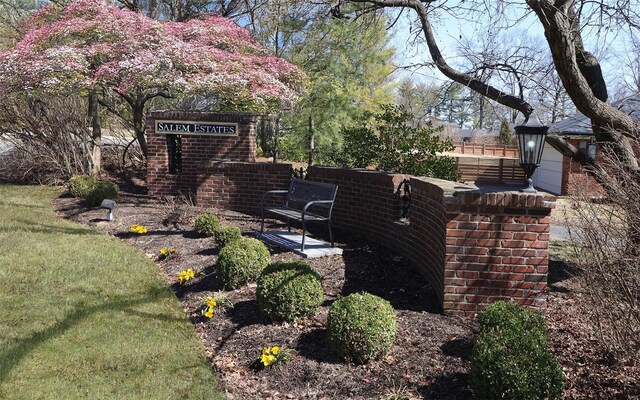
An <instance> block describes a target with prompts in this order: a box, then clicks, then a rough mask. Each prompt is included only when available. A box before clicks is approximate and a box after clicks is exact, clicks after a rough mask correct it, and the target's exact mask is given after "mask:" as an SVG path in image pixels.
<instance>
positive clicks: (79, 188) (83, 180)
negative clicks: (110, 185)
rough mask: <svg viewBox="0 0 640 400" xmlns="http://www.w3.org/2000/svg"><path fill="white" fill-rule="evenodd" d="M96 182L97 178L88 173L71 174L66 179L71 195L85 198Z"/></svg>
mask: <svg viewBox="0 0 640 400" xmlns="http://www.w3.org/2000/svg"><path fill="white" fill-rule="evenodd" d="M96 183H98V180H97V179H96V178H94V177H93V176H89V175H76V176H72V177H71V178H70V179H69V180H68V181H67V189H68V190H69V193H71V194H72V195H73V197H81V198H83V199H84V198H86V197H87V196H88V195H89V192H90V191H91V189H92V188H93V187H94V186H95V184H96Z"/></svg>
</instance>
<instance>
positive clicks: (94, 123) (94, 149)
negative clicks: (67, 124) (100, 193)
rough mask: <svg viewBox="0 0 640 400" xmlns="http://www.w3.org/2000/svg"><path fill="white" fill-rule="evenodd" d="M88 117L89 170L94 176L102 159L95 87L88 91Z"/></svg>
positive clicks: (100, 130)
mask: <svg viewBox="0 0 640 400" xmlns="http://www.w3.org/2000/svg"><path fill="white" fill-rule="evenodd" d="M89 118H91V166H90V169H89V171H90V173H91V175H93V176H95V175H98V174H99V173H100V170H101V160H102V129H101V127H100V110H99V109H98V94H97V93H96V90H95V89H91V90H90V91H89Z"/></svg>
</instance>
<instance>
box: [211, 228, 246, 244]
mask: <svg viewBox="0 0 640 400" xmlns="http://www.w3.org/2000/svg"><path fill="white" fill-rule="evenodd" d="M241 237H242V231H240V228H236V227H235V226H225V225H220V226H218V227H217V228H216V229H215V230H214V231H213V238H214V240H215V242H216V244H217V245H218V247H221V248H222V247H224V246H226V245H228V244H229V243H231V242H233V241H234V240H238V239H240V238H241Z"/></svg>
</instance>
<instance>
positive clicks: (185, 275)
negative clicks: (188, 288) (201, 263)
mask: <svg viewBox="0 0 640 400" xmlns="http://www.w3.org/2000/svg"><path fill="white" fill-rule="evenodd" d="M195 276H196V273H195V272H194V271H193V270H192V269H191V268H189V269H186V270H184V271H180V272H179V273H178V281H179V282H180V284H181V285H182V284H183V283H185V282H186V281H188V280H190V279H193V278H194V277H195Z"/></svg>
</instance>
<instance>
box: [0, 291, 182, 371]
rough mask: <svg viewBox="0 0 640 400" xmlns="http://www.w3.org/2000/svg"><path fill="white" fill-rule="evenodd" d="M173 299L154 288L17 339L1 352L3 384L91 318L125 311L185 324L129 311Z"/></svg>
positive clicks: (72, 314)
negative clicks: (53, 342) (34, 354)
mask: <svg viewBox="0 0 640 400" xmlns="http://www.w3.org/2000/svg"><path fill="white" fill-rule="evenodd" d="M170 296H171V294H170V292H168V291H167V290H166V288H165V287H153V288H150V289H149V290H147V291H146V293H144V294H142V295H140V296H138V297H137V298H133V299H124V298H121V299H118V300H114V301H109V302H105V303H100V304H97V305H94V306H91V307H82V306H81V305H79V306H78V307H76V308H75V309H74V310H73V311H71V312H69V313H67V314H66V315H65V316H64V318H63V319H62V320H61V321H59V322H58V323H56V324H54V325H52V326H50V327H48V328H46V329H44V330H41V331H38V332H35V333H33V334H32V335H30V336H29V337H26V338H24V339H18V340H17V341H16V343H15V344H14V345H13V346H10V347H9V348H6V349H3V350H2V351H0V365H2V367H0V382H4V381H5V379H6V378H7V376H8V375H9V373H10V372H11V370H12V369H13V368H14V367H15V366H16V365H18V364H19V363H20V362H21V361H22V359H24V358H25V357H27V356H28V355H29V353H30V352H31V351H33V350H34V349H35V348H37V347H38V346H39V345H41V344H42V343H44V342H46V341H48V340H50V339H53V338H55V337H56V336H60V335H62V334H64V332H66V331H67V330H69V329H70V328H72V327H73V326H75V325H77V324H78V323H80V322H82V321H83V320H84V319H86V318H87V317H89V316H90V315H92V314H95V313H98V312H106V311H119V312H121V311H125V312H128V313H130V314H132V315H136V316H138V317H143V318H152V319H159V320H163V321H180V320H182V319H181V318H175V317H171V316H167V315H162V314H149V313H145V312H140V311H136V310H132V309H130V307H133V306H138V305H142V304H147V303H151V302H154V301H156V300H158V299H161V298H167V299H168V298H170ZM123 297H124V296H123Z"/></svg>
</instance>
